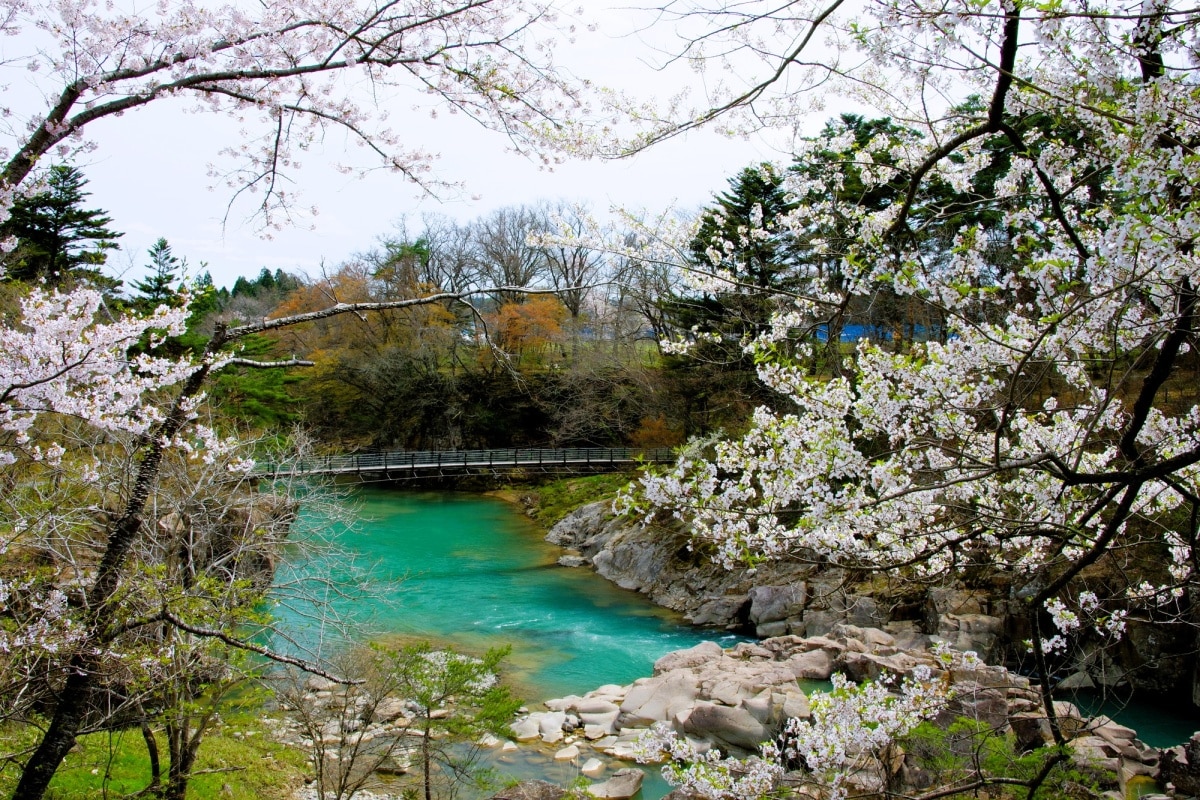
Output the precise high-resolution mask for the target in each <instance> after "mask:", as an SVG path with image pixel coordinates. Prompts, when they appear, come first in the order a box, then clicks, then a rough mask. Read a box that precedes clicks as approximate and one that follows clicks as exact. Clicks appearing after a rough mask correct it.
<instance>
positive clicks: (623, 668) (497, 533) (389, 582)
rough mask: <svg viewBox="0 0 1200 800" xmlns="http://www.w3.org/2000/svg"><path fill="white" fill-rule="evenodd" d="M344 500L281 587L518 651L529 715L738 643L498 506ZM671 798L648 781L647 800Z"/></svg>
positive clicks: (1151, 732) (1133, 720)
mask: <svg viewBox="0 0 1200 800" xmlns="http://www.w3.org/2000/svg"><path fill="white" fill-rule="evenodd" d="M350 491H351V497H350V501H351V502H353V503H355V504H356V505H357V516H358V518H359V522H357V523H356V524H354V525H352V526H350V527H346V526H343V525H339V524H332V523H329V524H327V523H325V522H324V521H323V520H321V519H319V518H313V517H309V518H307V519H305V520H303V525H302V527H303V526H308V527H309V528H310V529H320V530H321V531H322V532H323V533H324V535H325V536H326V537H327V538H329V539H330V540H331V541H332V542H333V543H334V544H335V545H337V546H339V547H340V548H341V549H340V550H336V551H329V552H324V553H320V552H318V553H316V554H312V553H306V554H304V555H303V556H302V557H296V558H295V559H293V560H291V561H290V562H289V563H288V564H285V565H284V568H283V569H282V570H281V575H282V576H283V583H285V584H286V583H287V582H288V581H289V580H290V579H291V578H292V577H297V576H301V575H310V576H311V575H316V574H326V575H327V577H328V578H330V583H329V585H330V586H335V585H342V586H350V587H351V591H350V592H349V593H346V594H340V593H337V592H333V593H331V594H330V595H329V597H328V604H329V609H328V612H331V613H332V614H333V615H334V616H341V617H344V618H346V619H348V620H350V621H351V622H352V623H353V625H354V628H353V632H352V638H353V639H356V640H358V641H363V640H368V639H373V640H385V641H386V640H388V639H393V640H396V641H403V640H406V639H409V640H411V639H421V640H429V641H432V642H434V643H435V644H444V645H450V646H454V647H456V648H457V649H460V650H463V651H466V652H474V653H481V652H482V651H483V650H485V649H487V648H489V647H497V646H505V645H507V646H511V648H512V654H511V656H510V657H509V659H508V661H507V662H506V665H507V666H506V668H505V675H506V677H507V678H508V680H509V681H510V682H511V683H512V684H513V685H514V686H515V689H516V691H517V693H518V695H519V696H521V697H522V698H524V699H525V701H526V702H528V703H531V704H532V703H537V702H540V701H543V700H546V699H549V698H551V697H561V696H563V695H566V694H582V693H583V692H586V691H589V690H591V689H594V688H596V687H598V686H600V685H602V684H606V683H619V684H625V683H630V682H632V681H633V680H634V679H636V678H639V677H643V676H648V675H649V674H650V673H651V667H652V665H653V663H654V661H655V660H656V659H657V658H659V657H660V656H662V655H664V654H665V653H668V652H670V651H672V650H677V649H680V648H685V647H691V646H693V645H695V644H697V643H699V642H701V641H704V640H716V641H718V642H720V643H721V644H722V645H723V646H726V647H729V646H732V645H733V644H734V643H735V642H736V641H739V638H738V637H731V636H728V635H725V634H724V633H723V632H721V631H704V630H698V629H695V628H691V627H689V626H687V625H686V624H685V623H684V622H683V620H682V619H681V618H680V617H678V616H677V615H675V614H672V613H670V612H667V611H665V610H663V609H659V608H657V607H655V606H653V605H651V604H650V603H649V602H648V601H647V600H646V599H645V598H643V597H641V596H640V595H637V594H635V593H633V592H628V591H625V590H622V589H619V588H617V587H615V586H613V585H612V584H610V583H609V582H608V581H606V580H604V579H603V578H601V577H599V576H598V575H596V574H595V573H593V572H592V571H591V570H588V569H585V568H584V569H566V568H563V567H560V566H558V565H557V564H556V560H557V558H558V557H559V555H561V552H562V551H561V550H560V549H559V548H557V547H554V546H552V545H548V544H546V543H545V542H544V541H542V533H541V532H540V531H539V530H537V529H536V528H535V527H534V526H533V525H532V524H531V523H530V522H529V521H528V520H527V519H526V518H525V517H524V516H523V515H522V514H520V513H519V512H518V511H517V509H516V508H514V507H513V506H512V505H511V504H508V503H505V502H503V501H501V500H499V499H495V498H490V497H484V496H480V495H475V494H462V493H448V492H414V491H397V490H389V489H383V488H378V487H370V486H360V487H355V488H353V489H351V490H350ZM279 616H282V617H283V621H284V622H285V623H286V625H287V627H289V628H290V629H291V630H292V631H294V632H295V636H296V638H297V640H298V642H299V643H300V644H302V645H309V646H313V647H315V646H316V645H315V643H316V642H317V641H318V634H317V632H318V630H320V629H322V628H326V627H328V626H327V625H326V623H325V622H324V621H321V622H318V621H317V619H316V618H314V617H310V616H305V615H303V614H301V613H297V612H290V611H288V610H287V609H286V608H281V609H280V610H279ZM327 618H328V613H327V614H325V615H323V617H322V620H327ZM326 633H327V631H326ZM327 640H328V637H327ZM325 646H327V641H326V644H325V645H322V647H325ZM1106 710H1108V711H1109V713H1111V714H1112V716H1114V717H1116V718H1118V720H1120V721H1123V722H1125V723H1126V724H1130V725H1131V726H1132V727H1135V728H1136V729H1137V730H1138V731H1139V735H1140V736H1141V738H1142V739H1143V740H1145V741H1146V742H1147V743H1149V744H1153V745H1157V746H1168V745H1171V744H1175V743H1177V742H1179V741H1182V740H1183V739H1185V738H1187V736H1189V735H1190V732H1191V730H1192V726H1193V725H1194V721H1193V720H1186V719H1185V720H1181V719H1179V718H1178V717H1172V715H1168V714H1163V713H1161V712H1160V711H1158V710H1157V709H1155V710H1153V711H1150V712H1149V713H1147V711H1148V709H1146V707H1145V706H1140V707H1136V708H1133V709H1129V708H1125V709H1122V710H1120V711H1118V712H1116V713H1113V711H1111V710H1109V709H1106ZM1156 712H1157V713H1156ZM498 766H500V768H501V770H502V771H505V772H508V773H509V774H510V775H516V776H518V777H545V778H546V779H549V780H556V781H559V782H562V783H566V782H570V780H571V779H572V778H573V777H574V775H573V774H572V772H571V768H570V767H568V766H565V765H562V764H554V763H553V762H547V761H546V760H545V759H538V758H533V759H532V760H528V759H526V760H518V761H515V762H511V761H510V762H509V763H507V764H501V765H498ZM667 788H668V787H666V786H665V784H662V783H661V781H659V780H651V781H649V782H648V783H647V785H646V786H645V788H644V789H643V796H644V799H645V800H653V798H657V797H659V796H661V794H663V793H665V791H666V790H667Z"/></svg>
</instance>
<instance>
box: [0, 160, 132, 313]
mask: <svg viewBox="0 0 1200 800" xmlns="http://www.w3.org/2000/svg"><path fill="white" fill-rule="evenodd" d="M87 183H88V181H87V179H86V178H84V177H83V173H82V172H80V170H79V169H78V168H77V167H74V166H71V165H68V164H56V165H55V166H52V167H51V168H50V172H49V176H48V178H47V186H46V190H45V191H43V192H39V193H37V194H34V195H30V196H28V197H23V198H19V199H17V200H16V201H15V202H14V204H13V207H12V213H11V216H10V217H9V219H8V220H7V221H5V222H4V223H3V225H0V234H2V235H3V237H15V238H16V240H17V246H16V249H15V250H14V251H13V252H12V253H11V254H9V255H8V256H7V258H6V259H5V262H6V263H5V266H6V267H7V275H8V277H10V278H13V279H16V280H21V281H25V282H27V283H33V282H38V281H44V282H45V283H48V284H50V285H51V286H60V285H62V284H64V283H67V282H70V281H71V280H72V279H74V280H82V281H84V282H88V283H92V284H95V285H97V286H99V287H100V288H102V289H108V290H111V289H115V288H116V286H117V285H118V284H117V282H116V281H114V280H112V279H111V278H107V277H105V276H103V275H102V274H101V273H100V271H99V269H98V267H100V266H101V265H103V264H104V263H105V261H106V260H107V257H108V251H110V250H116V249H117V242H116V240H117V239H119V238H120V237H121V236H122V234H121V233H119V232H117V231H114V230H112V229H111V228H109V227H108V226H109V225H110V224H112V218H111V217H109V216H108V215H107V214H105V212H103V211H101V210H100V209H87V208H84V205H83V204H84V201H85V200H86V198H87V197H89V196H90V192H86V191H84V187H85V186H87Z"/></svg>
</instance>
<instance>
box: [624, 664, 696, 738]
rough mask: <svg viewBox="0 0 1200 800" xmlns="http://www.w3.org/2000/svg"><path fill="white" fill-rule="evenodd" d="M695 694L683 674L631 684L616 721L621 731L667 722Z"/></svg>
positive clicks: (693, 684)
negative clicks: (622, 729)
mask: <svg viewBox="0 0 1200 800" xmlns="http://www.w3.org/2000/svg"><path fill="white" fill-rule="evenodd" d="M717 649H718V650H719V649H720V648H717ZM696 693H697V687H696V679H695V677H694V676H693V675H691V674H690V673H689V672H688V671H687V670H676V671H675V672H668V673H666V674H664V675H659V676H656V677H653V678H643V679H641V680H638V681H634V684H633V687H632V688H631V689H630V690H629V693H628V694H626V695H625V701H624V702H623V703H621V714H620V717H618V720H617V721H618V723H619V725H620V726H621V727H622V728H627V727H648V726H650V725H652V724H653V723H655V722H659V721H661V720H669V719H671V718H673V717H674V716H675V715H676V714H678V713H679V712H680V711H683V710H684V709H686V708H687V707H688V706H690V705H691V704H692V702H693V701H695V699H696Z"/></svg>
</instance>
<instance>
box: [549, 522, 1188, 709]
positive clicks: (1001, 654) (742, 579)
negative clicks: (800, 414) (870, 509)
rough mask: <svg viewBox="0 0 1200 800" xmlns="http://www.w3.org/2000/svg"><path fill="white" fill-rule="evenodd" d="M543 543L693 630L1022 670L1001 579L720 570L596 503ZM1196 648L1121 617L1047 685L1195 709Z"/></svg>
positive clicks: (1012, 599) (1015, 607) (680, 534)
mask: <svg viewBox="0 0 1200 800" xmlns="http://www.w3.org/2000/svg"><path fill="white" fill-rule="evenodd" d="M546 540H547V541H549V542H551V543H553V544H556V545H558V546H560V547H562V548H564V550H565V553H564V555H563V556H562V558H560V559H559V563H560V564H563V565H565V566H569V567H590V568H591V569H593V570H595V571H596V572H597V573H598V574H600V575H602V576H603V577H605V578H607V579H608V580H610V581H612V582H613V583H615V584H617V585H618V586H621V587H623V588H626V589H631V590H634V591H637V592H640V593H642V594H644V595H646V596H647V597H649V598H650V599H651V600H652V601H653V602H655V603H656V604H658V605H661V606H664V607H666V608H669V609H672V610H673V611H677V612H679V613H681V614H682V615H683V616H684V617H685V618H686V619H687V620H688V621H689V622H691V623H693V624H695V625H704V626H710V627H716V628H725V629H728V630H738V631H741V632H744V633H746V634H750V635H753V636H756V637H759V638H765V637H772V636H782V635H798V636H810V637H811V636H823V635H825V634H827V633H829V632H830V631H832V630H833V629H834V627H835V626H837V625H854V626H858V627H869V628H879V629H882V630H885V631H887V632H888V633H889V634H890V635H892V636H894V637H895V638H896V640H897V642H898V643H899V644H898V646H899V647H900V648H901V649H917V650H920V649H921V648H923V647H925V646H927V645H928V643H929V642H930V641H933V640H937V641H942V642H945V643H946V644H947V645H949V646H951V647H953V648H954V649H956V650H960V651H964V652H965V651H968V650H970V651H974V652H976V653H978V654H979V657H980V658H981V659H983V660H984V661H985V662H986V663H988V664H1006V665H1008V666H1010V667H1013V668H1015V669H1017V671H1019V672H1023V671H1025V665H1024V664H1023V663H1022V659H1023V658H1024V657H1025V653H1026V648H1024V647H1023V646H1022V643H1023V642H1024V641H1026V640H1027V639H1029V638H1030V637H1031V633H1030V631H1029V626H1028V622H1027V618H1026V616H1025V612H1024V607H1023V605H1022V604H1021V602H1020V601H1019V599H1017V597H1016V596H1017V595H1018V593H1019V587H1014V586H1012V585H1011V584H1010V583H1008V582H1007V579H1006V578H1005V577H1004V576H997V575H982V574H980V575H972V576H968V577H967V578H965V579H964V580H962V581H960V582H959V583H958V584H957V585H951V586H941V585H934V586H926V585H923V584H919V583H916V582H908V583H905V582H897V583H889V582H887V581H886V580H885V579H884V578H883V576H880V575H878V574H875V575H870V574H865V575H864V574H855V573H853V572H851V571H848V570H845V569H839V568H830V567H827V566H817V565H814V564H811V563H800V562H788V561H768V562H765V563H761V564H756V565H755V566H754V567H753V568H743V569H738V570H726V569H723V568H722V567H721V566H720V565H718V564H716V563H714V562H712V561H711V560H710V559H708V558H706V557H705V555H704V553H703V552H702V548H696V547H694V546H693V545H692V544H691V543H690V541H689V539H688V537H687V536H686V534H685V532H684V531H683V530H682V529H681V527H679V526H678V525H654V526H647V527H643V526H641V525H639V524H638V523H637V522H635V521H633V520H631V519H627V518H623V517H619V516H617V515H615V514H614V513H613V511H612V509H611V503H609V502H607V501H600V502H595V503H591V504H588V505H585V506H582V507H580V508H578V509H576V510H575V511H573V512H572V513H570V514H568V515H567V516H566V517H564V518H563V519H562V520H561V521H559V522H558V523H557V524H556V525H555V526H554V527H553V528H552V529H551V530H550V532H549V534H548V535H547V537H546ZM1196 652H1197V641H1196V630H1195V627H1194V626H1192V625H1189V624H1186V623H1184V622H1182V621H1179V620H1171V619H1148V618H1140V617H1137V616H1136V615H1131V616H1130V618H1129V625H1128V628H1127V632H1126V636H1125V637H1124V639H1123V640H1122V641H1120V642H1119V643H1117V644H1116V645H1115V646H1112V645H1111V644H1107V643H1104V642H1100V641H1091V642H1088V641H1085V642H1084V647H1083V648H1082V650H1081V653H1080V654H1079V655H1078V656H1077V657H1076V658H1074V660H1072V661H1070V662H1065V663H1062V664H1059V665H1056V666H1057V670H1056V672H1057V674H1056V676H1055V680H1057V681H1063V683H1060V684H1059V685H1060V686H1061V687H1062V688H1076V689H1078V688H1091V687H1117V686H1127V687H1130V688H1134V689H1138V690H1146V691H1149V692H1155V693H1161V694H1167V695H1170V696H1172V697H1177V698H1179V699H1181V700H1190V701H1191V703H1192V704H1194V705H1200V669H1198V663H1197V657H1196Z"/></svg>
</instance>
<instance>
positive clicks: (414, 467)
mask: <svg viewBox="0 0 1200 800" xmlns="http://www.w3.org/2000/svg"><path fill="white" fill-rule="evenodd" d="M674 461H675V454H674V451H673V450H672V449H671V448H669V447H652V448H637V447H570V448H559V449H542V448H508V449H499V450H394V451H390V452H373V451H368V452H358V453H347V454H344V455H330V456H320V457H316V458H299V459H292V460H288V461H280V462H273V463H272V462H267V463H261V462H260V463H259V464H258V465H257V466H256V467H255V472H257V473H258V474H261V475H265V476H269V477H299V476H304V475H357V476H360V477H362V478H364V479H376V480H404V479H409V478H439V477H458V476H463V475H483V474H497V473H500V472H514V471H519V470H528V471H536V472H616V471H619V470H624V469H628V468H629V467H632V466H635V465H637V464H664V463H672V462H674Z"/></svg>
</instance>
